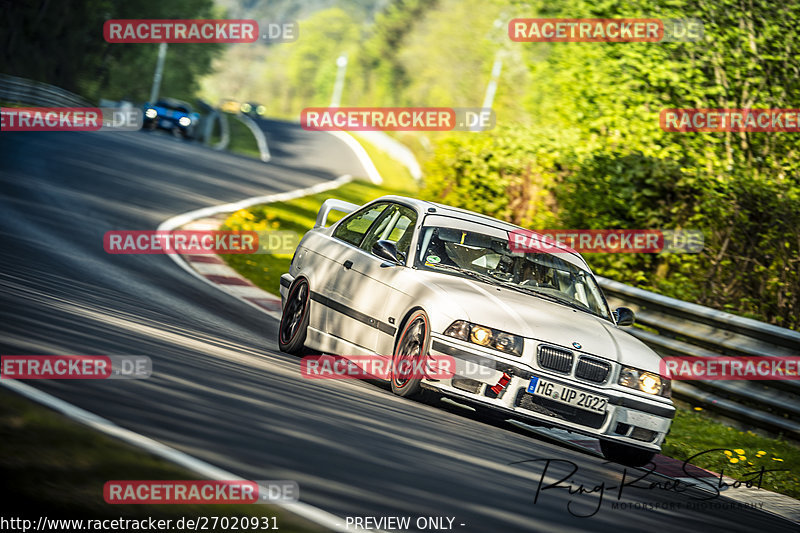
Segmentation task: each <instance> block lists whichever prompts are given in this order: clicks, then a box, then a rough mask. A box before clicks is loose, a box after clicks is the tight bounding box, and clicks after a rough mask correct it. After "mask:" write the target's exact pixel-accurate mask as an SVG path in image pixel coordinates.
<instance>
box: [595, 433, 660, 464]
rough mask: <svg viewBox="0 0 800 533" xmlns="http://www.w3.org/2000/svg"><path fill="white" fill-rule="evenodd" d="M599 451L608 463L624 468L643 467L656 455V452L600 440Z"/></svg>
mask: <svg viewBox="0 0 800 533" xmlns="http://www.w3.org/2000/svg"><path fill="white" fill-rule="evenodd" d="M600 450H601V451H602V452H603V457H605V458H606V459H608V460H609V461H614V462H615V463H619V464H621V465H625V466H645V465H646V464H649V463H650V461H652V460H653V457H655V455H656V452H653V451H650V450H643V449H641V448H636V447H634V446H628V445H627V444H620V443H618V442H612V441H608V440H602V439H601V440H600Z"/></svg>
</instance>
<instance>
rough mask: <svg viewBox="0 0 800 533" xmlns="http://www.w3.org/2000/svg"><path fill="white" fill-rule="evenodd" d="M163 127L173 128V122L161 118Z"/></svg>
mask: <svg viewBox="0 0 800 533" xmlns="http://www.w3.org/2000/svg"><path fill="white" fill-rule="evenodd" d="M161 127H162V128H171V127H172V122H170V121H169V120H164V119H162V120H161Z"/></svg>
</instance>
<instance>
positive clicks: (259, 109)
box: [239, 102, 267, 118]
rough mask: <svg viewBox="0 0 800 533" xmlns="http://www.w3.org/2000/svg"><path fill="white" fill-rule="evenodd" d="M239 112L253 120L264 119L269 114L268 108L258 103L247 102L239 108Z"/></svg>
mask: <svg viewBox="0 0 800 533" xmlns="http://www.w3.org/2000/svg"><path fill="white" fill-rule="evenodd" d="M239 111H240V112H241V113H242V114H245V115H247V116H249V117H252V118H260V117H264V116H266V114H267V106H265V105H263V104H259V103H258V102H245V103H243V104H242V105H241V106H240V107H239Z"/></svg>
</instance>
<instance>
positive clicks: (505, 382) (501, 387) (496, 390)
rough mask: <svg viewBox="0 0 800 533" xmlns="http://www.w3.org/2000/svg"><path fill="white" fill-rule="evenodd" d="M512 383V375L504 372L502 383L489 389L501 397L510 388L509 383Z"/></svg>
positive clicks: (499, 382)
mask: <svg viewBox="0 0 800 533" xmlns="http://www.w3.org/2000/svg"><path fill="white" fill-rule="evenodd" d="M510 381H511V375H510V374H508V373H507V372H503V377H501V378H500V381H498V382H497V385H494V386H492V387H489V388H490V389H491V391H492V392H493V393H495V394H496V395H498V396H500V393H501V392H503V391H504V390H505V388H506V387H507V386H508V383H509V382H510Z"/></svg>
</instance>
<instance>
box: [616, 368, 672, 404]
mask: <svg viewBox="0 0 800 533" xmlns="http://www.w3.org/2000/svg"><path fill="white" fill-rule="evenodd" d="M617 382H618V383H619V384H620V385H622V386H623V387H629V388H631V389H636V390H640V391H642V392H646V393H647V394H654V395H658V396H664V397H665V398H669V397H670V396H672V387H671V384H670V380H669V379H667V378H662V377H661V376H659V375H658V374H654V373H652V372H647V371H645V370H639V369H638V368H633V367H630V366H625V367H622V370H621V371H620V373H619V380H618V381H617Z"/></svg>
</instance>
